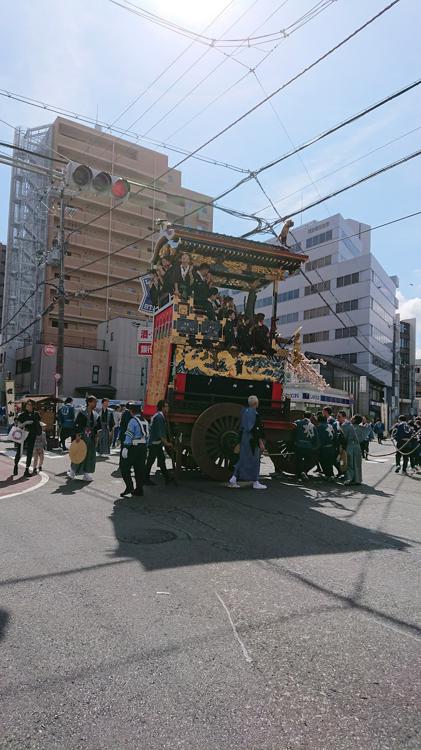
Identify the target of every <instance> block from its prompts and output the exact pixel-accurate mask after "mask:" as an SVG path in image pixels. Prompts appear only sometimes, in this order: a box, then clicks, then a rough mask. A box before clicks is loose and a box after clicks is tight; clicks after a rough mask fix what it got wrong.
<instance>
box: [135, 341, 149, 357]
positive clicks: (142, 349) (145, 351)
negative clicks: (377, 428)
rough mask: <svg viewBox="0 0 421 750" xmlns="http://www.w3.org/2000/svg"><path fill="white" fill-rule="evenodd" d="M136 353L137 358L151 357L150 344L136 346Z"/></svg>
mask: <svg viewBox="0 0 421 750" xmlns="http://www.w3.org/2000/svg"><path fill="white" fill-rule="evenodd" d="M137 353H138V355H139V357H152V343H150V344H138V345H137Z"/></svg>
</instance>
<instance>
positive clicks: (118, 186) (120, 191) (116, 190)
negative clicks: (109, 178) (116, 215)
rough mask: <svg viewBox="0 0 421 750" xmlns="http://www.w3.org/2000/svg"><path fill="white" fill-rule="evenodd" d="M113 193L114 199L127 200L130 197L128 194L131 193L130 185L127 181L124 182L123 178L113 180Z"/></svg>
mask: <svg viewBox="0 0 421 750" xmlns="http://www.w3.org/2000/svg"><path fill="white" fill-rule="evenodd" d="M111 193H112V195H113V196H114V198H120V199H122V198H126V196H128V194H129V193H130V185H129V183H128V182H127V180H124V179H123V178H122V177H118V178H117V179H116V180H113V184H112V186H111Z"/></svg>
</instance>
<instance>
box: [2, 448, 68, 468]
mask: <svg viewBox="0 0 421 750" xmlns="http://www.w3.org/2000/svg"><path fill="white" fill-rule="evenodd" d="M0 453H1V454H2V455H3V456H7V457H8V458H14V457H15V453H16V451H15V449H14V448H6V449H5V450H1V451H0ZM44 456H45V458H68V453H61V454H59V455H57V453H52V452H51V451H44ZM19 463H20V464H22V465H23V464H24V463H26V459H25V456H22V458H21V459H20V461H19Z"/></svg>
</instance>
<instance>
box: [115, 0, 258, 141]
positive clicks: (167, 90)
mask: <svg viewBox="0 0 421 750" xmlns="http://www.w3.org/2000/svg"><path fill="white" fill-rule="evenodd" d="M258 2H259V0H253V1H252V3H251V5H249V6H248V7H247V8H246V10H245V11H244V12H243V13H242V14H241V15H240V16H239V18H237V19H236V20H235V21H234V23H232V24H231V25H230V26H229V27H228V29H227V31H226V32H225V33H227V32H228V31H230V29H232V28H233V27H234V26H236V24H237V23H239V21H241V20H242V19H243V18H244V16H246V15H247V13H248V12H249V11H250V10H251V9H252V8H253V7H254V6H255V5H256V4H257V3H258ZM209 52H210V48H208V49H206V50H205V52H203V54H202V55H200V57H198V59H197V60H196V61H195V63H194V64H195V65H197V64H198V63H200V62H201V61H202V60H203V59H204V58H205V57H206V55H208V54H209ZM232 54H234V53H232ZM226 59H227V58H225V59H224V60H222V61H221V62H220V63H219V64H218V65H217V66H216V67H215V68H214V70H217V69H218V68H219V67H220V66H221V65H223V64H224V63H225V62H226ZM191 69H192V65H189V66H188V67H187V68H185V69H184V70H183V72H182V73H181V74H180V75H179V76H178V78H176V80H175V81H173V83H171V84H170V85H169V86H168V87H167V88H166V89H165V90H164V91H162V92H161V93H160V94H159V96H158V97H157V98H156V99H154V101H153V102H152V103H151V104H150V105H149V107H146V109H145V110H144V111H143V112H142V113H141V114H140V115H139V117H137V118H136V119H135V120H133V122H131V123H130V125H129V129H130V128H133V127H134V126H135V125H137V123H138V122H140V120H142V119H143V118H144V117H145V116H146V115H147V114H148V113H149V112H150V111H151V109H153V108H154V107H155V105H156V104H158V102H160V101H161V100H162V99H163V98H164V97H165V96H166V95H167V94H168V93H169V92H170V91H172V90H173V88H174V86H176V85H177V84H178V83H179V82H180V81H181V80H182V79H183V78H184V76H186V75H188V74H189V73H190V71H191ZM159 122H160V120H159V121H158V122H155V123H154V124H153V125H152V127H150V128H149V130H147V131H146V133H145V135H148V134H149V132H150V131H151V130H152V129H153V128H154V127H156V125H157V124H158V123H159Z"/></svg>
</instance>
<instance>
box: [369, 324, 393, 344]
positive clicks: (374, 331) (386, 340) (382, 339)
mask: <svg viewBox="0 0 421 750" xmlns="http://www.w3.org/2000/svg"><path fill="white" fill-rule="evenodd" d="M370 334H371V335H372V337H373V338H374V339H376V341H378V342H379V343H380V344H384V345H385V346H390V347H391V348H392V345H393V342H392V338H391V336H387V335H386V334H385V333H382V332H381V331H380V330H379V329H378V328H376V326H372V325H371V326H370Z"/></svg>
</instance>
